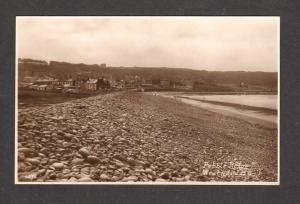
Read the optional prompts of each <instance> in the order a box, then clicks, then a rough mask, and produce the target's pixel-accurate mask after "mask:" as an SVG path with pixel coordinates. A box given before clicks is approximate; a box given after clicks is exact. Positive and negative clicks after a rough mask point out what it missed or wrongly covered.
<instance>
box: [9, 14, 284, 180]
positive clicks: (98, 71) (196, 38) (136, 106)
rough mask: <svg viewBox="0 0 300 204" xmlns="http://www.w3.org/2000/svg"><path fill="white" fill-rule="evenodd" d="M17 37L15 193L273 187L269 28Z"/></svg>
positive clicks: (130, 22)
mask: <svg viewBox="0 0 300 204" xmlns="http://www.w3.org/2000/svg"><path fill="white" fill-rule="evenodd" d="M107 18H109V17H107ZM147 18H148V17H147ZM247 19H248V18H247ZM206 21H207V23H205V22H206ZM217 22H219V23H217ZM203 23H204V24H203ZM17 26H19V27H18V29H17V31H18V33H17V34H16V38H17V41H18V43H19V44H18V45H17V48H18V49H17V51H18V52H17V60H16V85H17V88H18V89H17V91H16V97H17V98H16V112H17V115H16V125H17V126H16V127H17V130H16V137H15V141H16V146H17V148H16V150H15V152H16V154H15V156H16V157H15V159H16V165H15V166H16V167H15V168H16V169H15V173H16V174H15V178H16V183H22V184H23V183H24V184H45V183H50V184H52V183H60V184H71V183H72V184H74V183H78V182H81V184H90V183H97V184H115V183H116V184H117V183H120V184H123V183H124V182H126V184H147V183H151V184H153V183H155V184H170V183H172V184H173V183H177V184H197V185H198V184H200V183H202V182H209V183H211V184H216V183H217V184H223V183H224V182H226V183H229V182H239V183H240V184H245V183H247V184H248V183H249V184H250V183H251V184H260V183H261V182H268V184H269V183H270V184H277V182H279V172H278V167H279V162H278V161H279V154H278V153H279V146H278V141H279V140H278V134H279V132H278V126H279V124H278V121H279V120H278V99H279V96H278V67H277V65H276V63H277V62H278V59H277V57H276V54H277V53H279V52H278V51H277V50H276V49H277V47H278V46H277V44H276V43H277V42H278V40H277V35H276V34H275V32H274V31H277V30H278V29H276V21H273V20H269V21H263V23H262V24H260V21H257V20H255V21H252V20H251V19H248V20H247V21H244V20H241V21H237V20H236V19H235V20H232V21H231V20H230V21H228V20H222V18H220V19H219V18H217V19H216V21H215V20H212V19H210V18H208V19H206V20H205V19H204V20H201V19H198V18H186V19H181V18H174V19H169V18H161V17H157V18H155V19H154V18H149V19H145V18H126V19H125V18H124V19H123V17H120V18H111V19H110V18H109V19H103V18H90V17H87V18H84V19H80V18H73V17H70V18H66V19H65V18H63V17H62V18H61V17H59V18H56V19H52V18H49V19H48V18H41V19H39V20H35V19H30V18H29V19H27V18H26V19H21V18H20V21H19V22H18V23H17ZM221 27H222V29H220V28H221ZM220 33H222V35H220ZM32 39H34V42H33V41H31V40H32ZM273 48H274V49H273Z"/></svg>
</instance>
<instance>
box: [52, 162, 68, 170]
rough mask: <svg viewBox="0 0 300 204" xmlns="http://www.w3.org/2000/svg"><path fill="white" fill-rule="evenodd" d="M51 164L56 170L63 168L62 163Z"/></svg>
mask: <svg viewBox="0 0 300 204" xmlns="http://www.w3.org/2000/svg"><path fill="white" fill-rule="evenodd" d="M51 166H52V167H54V168H55V169H56V170H62V169H64V166H65V165H64V164H63V163H53V164H52V165H51Z"/></svg>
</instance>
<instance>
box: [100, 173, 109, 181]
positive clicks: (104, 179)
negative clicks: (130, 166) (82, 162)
mask: <svg viewBox="0 0 300 204" xmlns="http://www.w3.org/2000/svg"><path fill="white" fill-rule="evenodd" d="M109 179H110V177H109V176H107V175H106V174H101V175H100V180H102V181H107V180H109Z"/></svg>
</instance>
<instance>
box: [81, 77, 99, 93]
mask: <svg viewBox="0 0 300 204" xmlns="http://www.w3.org/2000/svg"><path fill="white" fill-rule="evenodd" d="M84 85H85V88H86V89H87V90H91V91H97V90H98V88H99V81H98V79H89V80H88V81H87V82H86V83H85V84H84Z"/></svg>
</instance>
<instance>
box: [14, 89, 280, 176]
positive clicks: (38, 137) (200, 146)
mask: <svg viewBox="0 0 300 204" xmlns="http://www.w3.org/2000/svg"><path fill="white" fill-rule="evenodd" d="M152 100H153V101H152ZM161 100H165V101H164V104H168V105H167V106H168V108H164V107H163V105H159V104H158V103H159V101H161ZM166 100H170V99H162V98H161V97H159V96H149V95H144V94H143V93H124V92H122V93H121V92H120V93H112V94H107V95H99V96H93V97H89V98H84V99H78V100H73V101H69V102H65V103H60V104H54V105H53V104H52V105H48V106H45V107H31V108H24V109H19V113H18V136H17V139H18V141H17V144H18V147H17V157H18V161H17V176H18V180H19V181H20V182H23V181H27V182H28V181H30V182H183V181H201V182H204V181H276V177H277V174H276V165H277V164H276V162H277V160H276V146H275V144H276V141H275V143H274V141H273V139H271V140H272V141H271V143H272V144H271V150H272V151H271V154H272V156H271V157H269V154H270V153H269V152H270V151H267V152H265V153H266V157H268V158H269V160H265V158H264V159H261V158H260V157H251V156H250V157H249V156H247V155H243V154H240V152H239V151H236V152H235V150H234V148H233V147H232V146H231V145H228V144H227V143H226V142H224V141H223V140H222V139H220V140H218V138H225V139H226V137H229V136H228V130H227V129H226V128H227V127H226V126H224V127H223V129H226V130H224V135H226V137H225V136H224V137H223V135H222V131H221V132H220V128H222V127H219V126H218V124H217V123H218V121H217V120H215V123H216V127H212V124H214V117H215V116H214V115H210V114H212V113H209V112H206V111H203V110H202V112H200V113H198V117H199V118H202V119H199V120H197V121H198V122H199V123H201V124H202V126H199V125H195V124H194V123H191V122H190V121H189V120H187V119H186V118H185V117H181V116H180V113H178V112H177V111H176V112H174V111H170V109H174V110H175V109H176V110H177V108H178V106H177V105H176V107H175V105H174V104H171V103H169V102H168V101H166ZM181 106H184V105H183V104H181ZM185 106H187V105H185ZM181 110H183V109H181ZM201 114H202V115H201ZM202 116H203V117H202ZM224 120H227V121H230V122H229V124H231V123H234V122H232V119H224ZM235 122H236V123H239V122H240V121H238V120H235ZM244 125H249V128H256V129H257V128H258V129H259V130H256V131H260V133H259V134H262V135H264V136H267V137H268V138H269V135H272V137H274V138H276V135H274V134H275V132H276V131H275V130H265V129H263V128H261V127H254V126H252V125H251V124H246V123H245V124H244ZM208 126H209V127H208ZM247 127H248V126H247ZM246 130H247V131H248V129H246ZM254 132H255V131H254ZM243 134H245V133H243ZM249 134H252V133H248V135H249ZM216 135H218V136H216ZM220 135H221V136H220ZM214 136H216V137H214ZM232 137H233V136H232ZM261 137H263V136H261ZM232 139H234V138H231V140H232ZM258 142H259V141H258ZM230 144H231V143H230ZM259 145H263V144H258V146H259ZM264 145H266V146H268V147H270V145H269V144H264ZM272 145H273V146H272ZM236 146H239V144H238V143H237V144H236ZM263 148H264V147H262V149H263ZM274 149H275V150H274ZM273 150H274V151H273ZM263 153H264V152H263ZM274 155H275V156H274Z"/></svg>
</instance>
